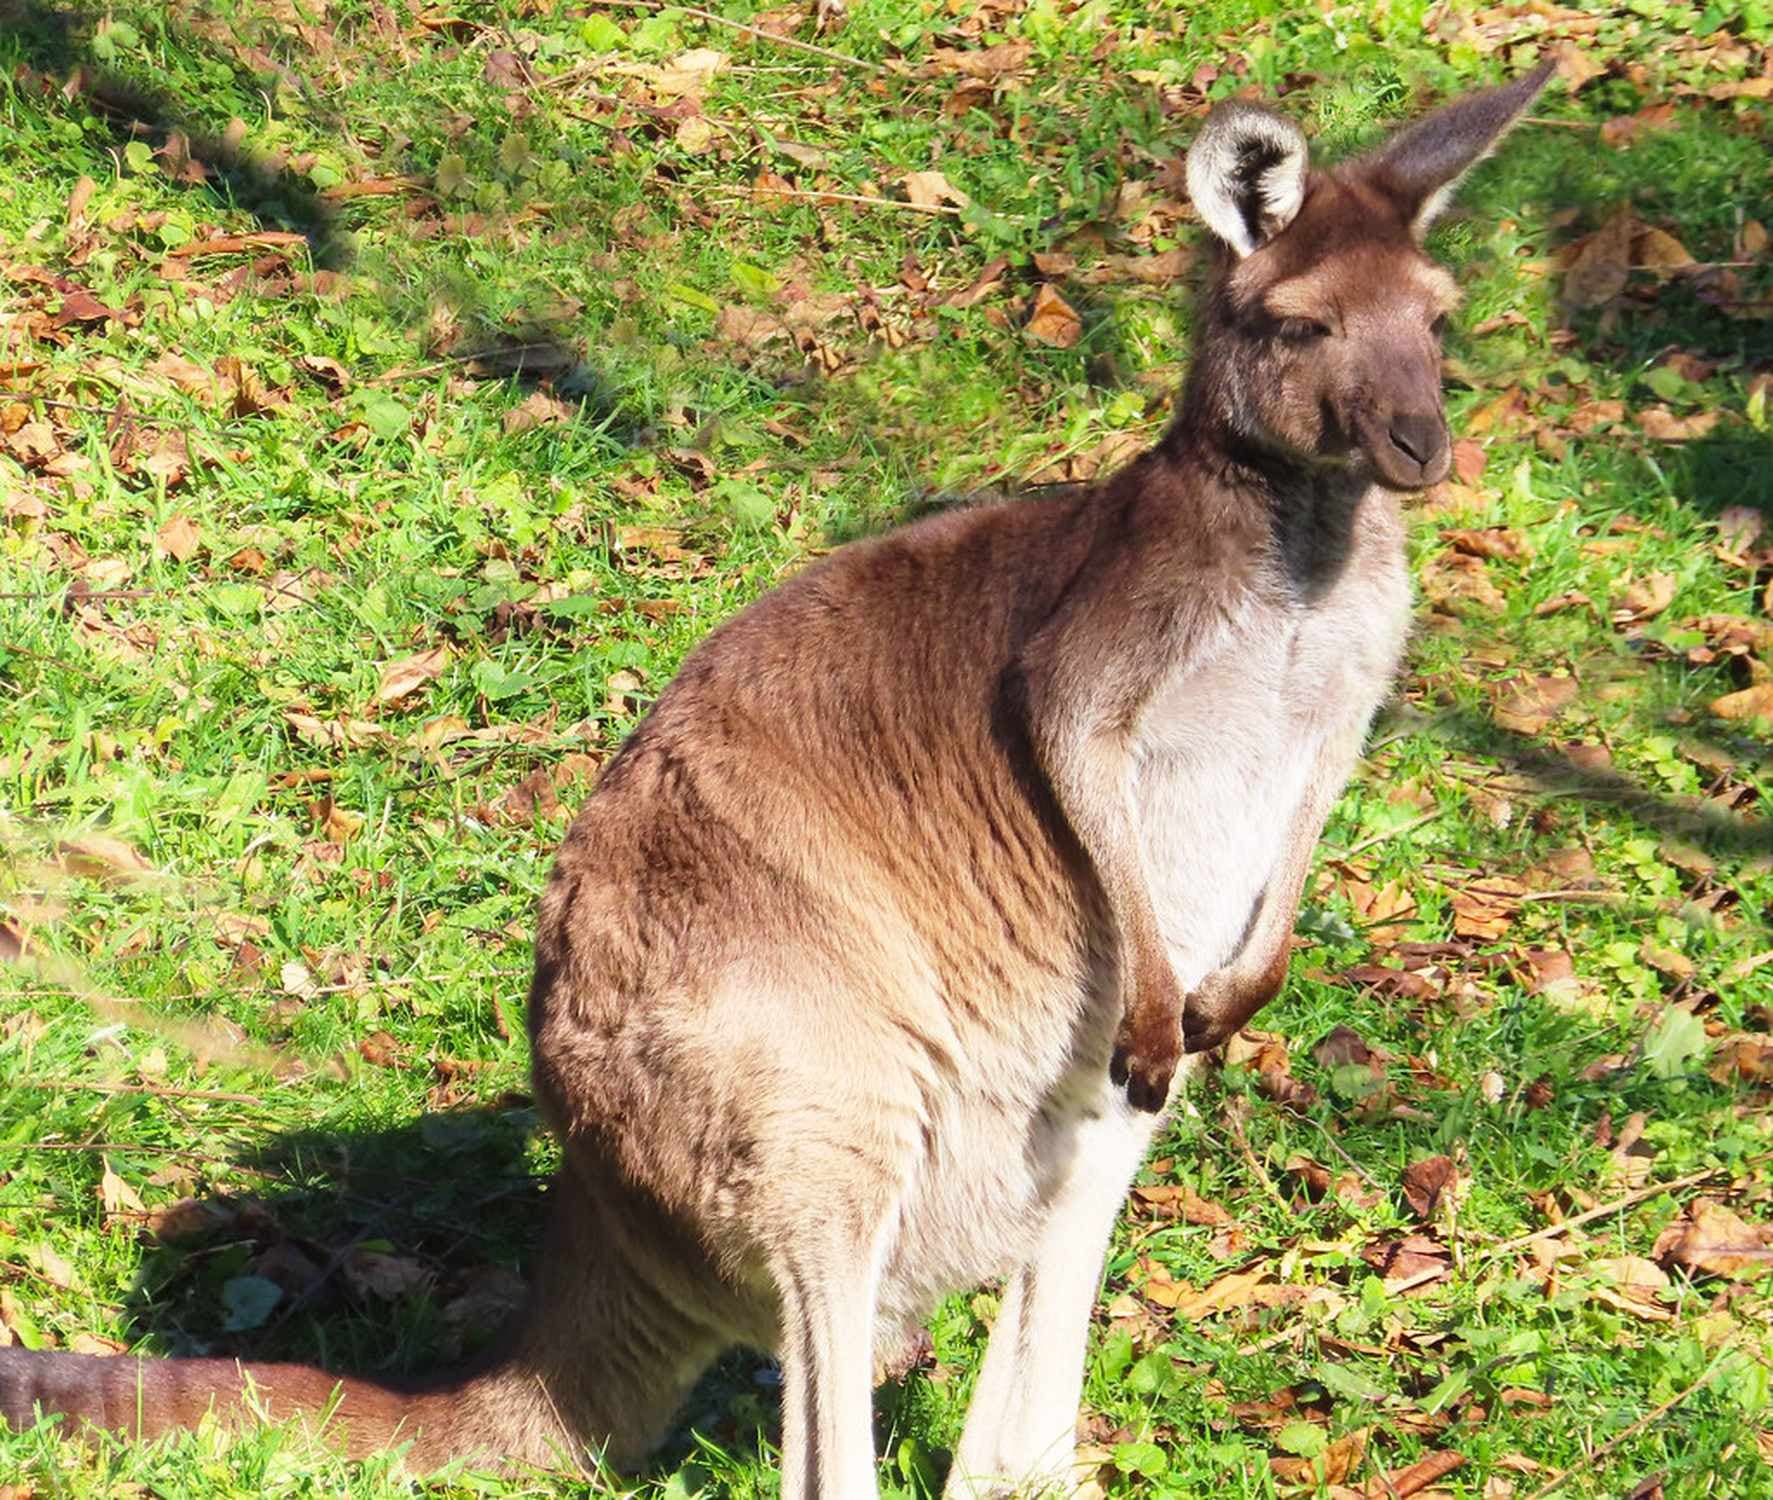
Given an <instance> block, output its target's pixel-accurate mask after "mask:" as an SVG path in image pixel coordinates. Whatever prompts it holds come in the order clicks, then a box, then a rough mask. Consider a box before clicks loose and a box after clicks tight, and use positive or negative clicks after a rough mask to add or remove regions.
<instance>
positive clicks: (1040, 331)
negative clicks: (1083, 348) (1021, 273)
mask: <svg viewBox="0 0 1773 1500" xmlns="http://www.w3.org/2000/svg"><path fill="white" fill-rule="evenodd" d="M1025 326H1026V330H1027V333H1028V336H1029V337H1030V338H1031V339H1033V340H1035V341H1036V342H1037V343H1041V344H1047V345H1049V346H1051V347H1052V348H1054V349H1069V348H1070V347H1071V346H1072V345H1073V344H1075V343H1076V342H1077V341H1078V340H1079V339H1080V338H1082V337H1083V319H1081V318H1080V317H1078V315H1077V314H1076V313H1075V312H1074V311H1073V310H1072V308H1071V304H1070V303H1068V302H1067V301H1066V300H1065V299H1064V298H1063V297H1061V296H1060V295H1059V293H1058V291H1057V290H1056V289H1055V288H1054V287H1053V285H1052V283H1051V282H1043V283H1042V284H1041V288H1040V290H1039V291H1038V292H1036V293H1035V294H1034V310H1033V311H1032V312H1031V313H1030V314H1029V315H1028V322H1027V324H1026V325H1025Z"/></svg>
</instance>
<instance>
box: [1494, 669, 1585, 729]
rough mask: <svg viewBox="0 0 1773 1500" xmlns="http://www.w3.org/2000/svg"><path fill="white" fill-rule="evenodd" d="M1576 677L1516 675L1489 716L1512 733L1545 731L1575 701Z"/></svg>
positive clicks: (1505, 686)
mask: <svg viewBox="0 0 1773 1500" xmlns="http://www.w3.org/2000/svg"><path fill="white" fill-rule="evenodd" d="M1576 691H1577V683H1576V679H1575V678H1574V677H1517V678H1515V679H1514V680H1513V681H1511V682H1509V683H1507V684H1505V685H1504V687H1503V690H1502V692H1501V693H1500V695H1499V696H1498V697H1497V699H1496V702H1495V706H1494V707H1493V708H1492V709H1491V710H1490V716H1491V717H1492V718H1493V719H1494V720H1495V721H1496V723H1497V724H1498V725H1499V726H1501V727H1502V728H1503V729H1506V730H1508V731H1510V732H1511V733H1513V734H1543V733H1544V732H1545V730H1546V729H1547V728H1548V727H1549V726H1550V724H1551V722H1552V721H1553V720H1554V719H1556V718H1557V717H1558V716H1559V715H1561V714H1562V713H1563V712H1564V710H1565V709H1566V708H1568V707H1569V706H1570V705H1571V704H1572V703H1573V702H1575V701H1576Z"/></svg>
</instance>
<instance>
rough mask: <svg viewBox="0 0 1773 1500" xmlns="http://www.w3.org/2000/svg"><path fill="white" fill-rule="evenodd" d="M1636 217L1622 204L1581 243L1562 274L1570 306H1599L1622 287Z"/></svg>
mask: <svg viewBox="0 0 1773 1500" xmlns="http://www.w3.org/2000/svg"><path fill="white" fill-rule="evenodd" d="M1636 223H1637V221H1636V220H1635V219H1633V218H1632V213H1631V205H1630V204H1629V203H1625V204H1622V205H1621V206H1620V207H1619V208H1617V209H1615V210H1614V211H1613V213H1612V215H1611V216H1610V217H1609V218H1608V219H1607V221H1606V223H1604V224H1602V225H1601V227H1600V228H1599V229H1597V230H1596V231H1595V232H1594V233H1593V234H1591V235H1590V236H1589V237H1588V238H1587V239H1586V240H1584V241H1583V243H1582V248H1581V250H1580V251H1578V252H1577V255H1576V259H1575V260H1574V261H1572V262H1571V263H1570V269H1569V271H1568V272H1567V273H1566V274H1565V276H1564V301H1565V302H1567V303H1569V305H1570V306H1571V307H1600V306H1602V305H1604V304H1605V303H1608V302H1611V301H1612V300H1613V299H1614V298H1615V297H1617V296H1618V295H1619V294H1620V293H1621V292H1623V291H1624V290H1625V286H1626V283H1627V282H1628V281H1629V280H1630V279H1631V242H1632V231H1633V230H1634V229H1635V227H1636Z"/></svg>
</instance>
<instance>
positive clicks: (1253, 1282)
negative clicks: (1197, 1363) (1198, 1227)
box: [1147, 1265, 1270, 1323]
mask: <svg viewBox="0 0 1773 1500" xmlns="http://www.w3.org/2000/svg"><path fill="white" fill-rule="evenodd" d="M1269 1274H1270V1273H1269V1268H1268V1267H1267V1266H1266V1265H1259V1266H1257V1267H1256V1268H1255V1269H1254V1270H1250V1271H1233V1272H1231V1273H1230V1274H1229V1275H1226V1276H1221V1277H1220V1278H1219V1279H1218V1280H1217V1281H1215V1282H1212V1283H1211V1284H1210V1285H1208V1286H1206V1287H1204V1288H1203V1289H1202V1290H1200V1291H1198V1292H1191V1291H1184V1292H1183V1294H1182V1295H1180V1296H1179V1297H1178V1298H1177V1299H1176V1301H1174V1302H1173V1303H1168V1304H1167V1305H1168V1306H1171V1307H1174V1308H1175V1310H1176V1316H1177V1317H1179V1318H1187V1319H1188V1320H1189V1321H1190V1322H1196V1323H1198V1322H1199V1321H1200V1320H1201V1319H1202V1318H1210V1317H1213V1316H1214V1315H1215V1314H1217V1313H1222V1312H1230V1311H1231V1310H1232V1309H1234V1308H1239V1307H1248V1306H1250V1304H1251V1303H1253V1302H1255V1301H1256V1300H1257V1298H1256V1289H1257V1288H1258V1287H1260V1286H1261V1285H1262V1284H1263V1283H1264V1282H1265V1281H1267V1280H1268V1278H1269ZM1147 1295H1149V1292H1147Z"/></svg>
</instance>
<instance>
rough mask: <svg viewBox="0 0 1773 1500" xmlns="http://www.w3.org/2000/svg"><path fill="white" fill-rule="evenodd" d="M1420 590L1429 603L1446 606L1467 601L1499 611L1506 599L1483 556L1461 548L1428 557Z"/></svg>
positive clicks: (1449, 606) (1454, 606)
mask: <svg viewBox="0 0 1773 1500" xmlns="http://www.w3.org/2000/svg"><path fill="white" fill-rule="evenodd" d="M1422 592H1423V594H1424V595H1426V596H1427V598H1428V600H1429V602H1430V603H1432V604H1437V605H1441V606H1443V607H1445V608H1447V609H1456V608H1457V607H1458V606H1461V605H1467V604H1470V605H1476V606H1477V607H1478V608H1479V609H1482V610H1486V611H1488V612H1490V613H1493V614H1500V613H1501V612H1502V611H1503V609H1504V608H1506V607H1507V603H1508V601H1507V600H1506V599H1505V598H1504V597H1503V594H1502V590H1501V589H1499V588H1497V587H1496V582H1495V580H1494V579H1493V578H1491V577H1490V571H1489V569H1488V568H1487V567H1486V566H1485V565H1484V560H1483V559H1482V558H1479V557H1473V556H1471V555H1470V554H1468V553H1464V552H1443V553H1441V554H1440V555H1439V556H1437V557H1433V558H1430V559H1429V561H1428V564H1427V566H1426V567H1424V568H1423V570H1422Z"/></svg>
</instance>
